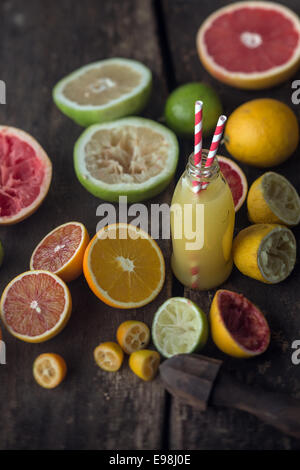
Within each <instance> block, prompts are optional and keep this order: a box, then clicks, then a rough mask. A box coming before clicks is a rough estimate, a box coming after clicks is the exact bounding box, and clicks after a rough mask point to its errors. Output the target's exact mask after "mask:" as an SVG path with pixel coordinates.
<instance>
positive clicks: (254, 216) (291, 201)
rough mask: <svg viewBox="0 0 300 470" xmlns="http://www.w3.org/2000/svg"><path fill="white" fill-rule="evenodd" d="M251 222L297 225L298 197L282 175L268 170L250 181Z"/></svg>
mask: <svg viewBox="0 0 300 470" xmlns="http://www.w3.org/2000/svg"><path fill="white" fill-rule="evenodd" d="M247 206H248V215H249V219H250V221H251V222H254V223H255V224H259V223H270V224H272V223H282V224H284V225H290V226H293V225H297V224H299V222H300V198H299V195H298V193H297V191H296V189H295V188H294V186H293V185H292V184H291V183H290V182H289V181H288V180H287V179H286V178H285V177H284V176H282V175H279V174H278V173H275V172H274V171H268V172H267V173H264V174H263V175H262V176H260V177H259V178H257V179H256V180H255V181H254V183H252V185H251V187H250V189H249V193H248V198H247Z"/></svg>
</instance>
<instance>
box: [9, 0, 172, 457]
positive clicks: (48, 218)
mask: <svg viewBox="0 0 300 470" xmlns="http://www.w3.org/2000/svg"><path fill="white" fill-rule="evenodd" d="M0 35H1V36H0V37H1V46H0V62H1V64H2V66H1V70H0V75H1V77H0V78H1V79H2V80H5V82H6V84H7V105H5V106H4V105H1V106H0V119H1V124H3V123H5V124H9V125H13V126H16V127H20V128H23V129H25V130H26V131H28V132H30V133H32V134H33V135H34V136H35V137H36V138H37V139H38V140H39V142H40V143H41V144H42V145H43V146H44V148H45V149H46V151H47V152H48V154H49V156H50V157H51V159H52V161H53V169H54V176H53V182H52V185H51V189H50V192H49V195H48V197H47V199H46V201H45V202H44V204H43V206H42V207H41V208H40V209H39V210H38V212H37V213H36V214H34V215H33V216H32V217H31V218H29V219H28V220H26V221H24V222H22V223H21V224H19V225H17V226H13V227H9V228H1V229H0V237H1V239H2V241H3V244H4V247H5V262H4V265H3V267H2V268H1V275H0V287H1V290H2V289H3V288H4V286H5V285H6V284H7V282H8V281H9V280H10V279H12V278H13V277H14V276H15V275H17V274H19V273H20V272H23V271H25V270H27V269H28V265H29V259H30V255H31V253H32V250H33V248H34V247H35V245H36V243H37V242H38V241H39V240H40V239H41V238H42V237H43V236H44V235H45V234H46V233H47V232H48V231H49V230H50V229H52V228H54V227H55V226H57V225H59V224H61V223H64V222H66V221H68V220H79V221H82V222H83V223H85V224H86V226H87V228H88V230H89V232H90V234H91V235H93V234H94V233H95V229H96V224H97V222H98V220H97V217H96V208H97V206H98V204H99V203H100V201H99V200H97V199H96V198H95V197H93V196H92V195H90V194H89V193H87V192H86V191H85V190H84V189H83V188H82V186H81V185H80V184H79V183H78V181H77V179H76V176H75V173H74V171H73V161H72V152H73V144H74V142H75V140H76V138H77V137H78V136H79V135H80V133H81V132H82V129H81V128H80V127H78V126H76V125H75V124H74V123H73V122H72V121H70V120H69V119H68V118H66V117H65V116H63V115H62V114H61V113H60V112H59V111H58V110H57V109H56V107H55V106H54V104H53V102H52V98H51V90H52V87H53V85H54V84H55V83H56V81H57V80H58V79H60V78H61V77H62V76H64V75H65V74H67V73H69V72H71V71H72V70H74V69H76V68H77V67H79V66H81V65H84V64H86V63H89V62H91V61H94V60H99V59H104V58H107V57H114V56H124V57H129V58H134V59H137V60H141V61H142V62H144V63H145V64H146V65H148V66H149V67H150V68H151V69H152V70H153V72H154V92H153V96H152V98H151V106H149V107H148V110H147V111H146V113H145V115H146V116H149V117H152V118H155V119H157V118H159V116H160V113H161V109H162V103H163V100H164V99H165V96H166V84H165V80H164V78H163V69H162V59H161V55H160V50H159V46H158V39H157V37H156V25H155V20H154V13H153V10H152V4H151V2H150V1H149V0H133V1H126V2H123V1H114V2H110V1H104V2H98V1H97V0H90V1H89V2H74V1H71V0H56V1H52V2H40V1H38V0H30V1H27V2H23V1H21V0H7V1H3V2H1V5H0ZM171 193H172V191H166V192H165V193H164V194H163V195H162V196H161V197H159V198H157V200H156V202H168V201H169V200H170V196H171ZM161 245H162V247H163V250H164V253H165V257H166V259H168V258H169V248H168V246H169V245H168V243H162V244H161ZM168 272H170V270H168ZM70 288H71V292H72V296H73V302H74V308H73V315H72V318H71V320H70V322H69V324H68V326H67V327H66V329H65V330H64V331H63V332H62V333H61V334H60V335H59V336H58V337H57V338H54V339H53V340H51V341H50V342H48V343H45V344H38V345H30V344H25V343H22V342H21V341H18V340H16V339H14V338H13V337H11V336H9V334H8V333H6V332H5V331H4V332H3V333H4V339H5V342H6V344H7V365H5V366H4V365H1V366H0V376H1V386H0V407H1V427H0V448H2V449H16V448H17V449H20V448H21V449H45V448H52V449H76V448H77V449H91V448H94V449H114V448H118V449H132V448H133V449H139V448H142V449H146V448H157V449H158V448H160V447H161V446H162V442H163V436H162V432H163V431H162V430H163V419H164V401H165V393H164V391H163V389H162V387H161V386H160V384H159V381H158V380H156V381H154V382H153V383H151V384H149V383H147V384H146V383H142V382H141V381H140V380H139V379H138V378H137V377H135V376H134V375H133V374H132V373H131V372H130V371H129V368H128V366H127V364H126V365H125V366H124V367H123V368H122V370H121V371H120V372H119V373H117V374H111V375H110V374H109V373H105V372H103V371H101V370H99V369H97V367H96V366H95V365H94V361H93V355H92V353H93V349H94V347H95V346H96V345H97V344H99V342H101V341H104V340H113V339H114V337H115V332H116V328H117V326H118V325H119V323H120V322H121V321H123V320H126V319H131V318H138V319H142V320H145V321H146V322H147V323H148V324H151V320H152V315H153V313H154V312H155V310H156V309H157V307H158V305H159V304H160V303H161V302H162V301H163V300H164V299H165V298H167V297H169V296H170V295H171V279H170V274H168V277H167V280H166V284H165V287H164V289H163V291H162V293H161V294H160V296H159V297H158V299H157V300H156V301H155V302H153V303H152V304H150V305H149V306H147V307H145V308H142V309H139V310H138V311H132V310H131V311H118V310H116V309H113V308H109V307H107V306H106V305H105V304H103V303H101V302H100V301H99V300H97V298H96V297H95V296H94V295H93V294H92V293H91V292H90V290H89V289H88V287H87V285H86V283H85V280H84V279H83V277H81V278H80V279H79V280H77V281H75V282H73V283H72V284H71V285H70ZM49 351H53V352H57V353H60V354H62V355H63V356H64V357H65V359H66V362H67V364H68V367H69V372H68V376H67V379H66V380H65V382H64V383H63V384H62V385H61V386H60V387H59V388H58V389H56V390H54V391H46V390H43V389H41V388H40V387H38V386H37V385H36V383H35V382H34V380H33V377H32V372H31V368H32V363H33V360H34V358H35V357H36V356H37V355H38V354H39V353H42V352H49Z"/></svg>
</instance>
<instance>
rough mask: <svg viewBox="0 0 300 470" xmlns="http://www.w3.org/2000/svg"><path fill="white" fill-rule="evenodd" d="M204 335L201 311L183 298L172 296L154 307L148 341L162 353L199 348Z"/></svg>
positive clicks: (205, 323)
mask: <svg viewBox="0 0 300 470" xmlns="http://www.w3.org/2000/svg"><path fill="white" fill-rule="evenodd" d="M207 337H208V322H207V317H206V315H205V313H204V312H203V310H201V308H199V307H198V305H196V304H195V303H194V302H192V301H191V300H189V299H186V298H184V297H173V298H171V299H169V300H167V301H166V302H164V303H163V304H162V305H161V306H160V307H159V309H158V310H157V312H156V314H155V316H154V319H153V323H152V340H153V343H154V345H155V347H156V349H157V350H158V351H159V352H160V353H161V354H162V355H163V356H164V357H171V356H174V355H175V354H188V353H192V352H195V351H198V350H200V349H202V348H203V347H204V346H205V344H206V341H207Z"/></svg>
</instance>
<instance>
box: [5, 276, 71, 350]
mask: <svg viewBox="0 0 300 470" xmlns="http://www.w3.org/2000/svg"><path fill="white" fill-rule="evenodd" d="M0 310H1V318H2V321H3V323H4V325H5V326H6V328H7V329H8V331H9V332H10V333H11V334H12V335H13V336H15V337H16V338H19V339H21V340H23V341H27V342H29V343H41V342H42V341H46V340H48V339H50V338H52V337H53V336H55V335H57V334H58V333H59V332H60V331H61V330H62V329H63V328H64V327H65V325H66V324H67V322H68V320H69V318H70V315H71V310H72V299H71V294H70V291H69V289H68V287H67V286H66V284H65V283H64V282H63V281H62V280H61V279H60V278H59V277H58V276H56V275H55V274H52V273H49V272H47V271H27V272H25V273H23V274H20V275H19V276H17V277H15V278H14V279H13V280H12V281H11V282H10V283H9V284H8V285H7V286H6V288H5V289H4V292H3V294H2V297H1V303H0Z"/></svg>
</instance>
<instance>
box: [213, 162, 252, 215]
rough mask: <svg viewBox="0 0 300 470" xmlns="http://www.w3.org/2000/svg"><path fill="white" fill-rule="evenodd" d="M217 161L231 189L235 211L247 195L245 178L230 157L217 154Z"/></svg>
mask: <svg viewBox="0 0 300 470" xmlns="http://www.w3.org/2000/svg"><path fill="white" fill-rule="evenodd" d="M218 162H219V166H220V170H221V172H222V175H223V176H224V178H225V179H226V181H227V183H228V185H229V187H230V189H231V193H232V197H233V202H234V210H235V212H237V211H238V210H239V209H240V207H241V206H242V204H243V203H244V201H245V199H246V196H247V191H248V183H247V178H246V176H245V173H244V172H243V171H242V170H241V168H240V167H239V166H238V165H237V164H236V163H235V162H233V161H232V160H230V158H226V157H220V156H219V155H218Z"/></svg>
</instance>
